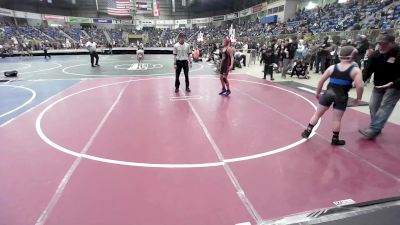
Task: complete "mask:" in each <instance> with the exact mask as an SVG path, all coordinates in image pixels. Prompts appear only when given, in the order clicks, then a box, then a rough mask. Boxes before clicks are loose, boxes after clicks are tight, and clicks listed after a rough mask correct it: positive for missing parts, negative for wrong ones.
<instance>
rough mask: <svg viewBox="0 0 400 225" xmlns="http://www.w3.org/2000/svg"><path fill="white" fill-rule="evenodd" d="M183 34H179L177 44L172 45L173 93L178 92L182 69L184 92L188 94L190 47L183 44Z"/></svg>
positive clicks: (190, 61)
mask: <svg viewBox="0 0 400 225" xmlns="http://www.w3.org/2000/svg"><path fill="white" fill-rule="evenodd" d="M185 38H186V36H185V34H184V33H180V34H179V35H178V43H176V44H175V45H174V51H173V54H174V68H175V75H176V76H175V93H178V92H179V86H180V82H179V76H180V75H181V71H182V69H183V73H184V74H185V84H186V92H190V88H189V64H190V67H191V66H192V59H191V51H190V45H189V44H188V43H186V42H185Z"/></svg>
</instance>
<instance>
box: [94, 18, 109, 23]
mask: <svg viewBox="0 0 400 225" xmlns="http://www.w3.org/2000/svg"><path fill="white" fill-rule="evenodd" d="M93 23H113V21H112V19H100V18H94V19H93Z"/></svg>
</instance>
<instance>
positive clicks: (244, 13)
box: [239, 9, 251, 17]
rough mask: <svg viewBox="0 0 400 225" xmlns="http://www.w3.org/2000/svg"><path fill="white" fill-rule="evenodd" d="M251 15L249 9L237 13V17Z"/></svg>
mask: <svg viewBox="0 0 400 225" xmlns="http://www.w3.org/2000/svg"><path fill="white" fill-rule="evenodd" d="M250 14H251V9H245V10H242V11H240V12H239V17H245V16H248V15H250Z"/></svg>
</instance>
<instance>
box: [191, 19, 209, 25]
mask: <svg viewBox="0 0 400 225" xmlns="http://www.w3.org/2000/svg"><path fill="white" fill-rule="evenodd" d="M211 21H212V18H197V19H192V23H193V24H199V23H209V22H211Z"/></svg>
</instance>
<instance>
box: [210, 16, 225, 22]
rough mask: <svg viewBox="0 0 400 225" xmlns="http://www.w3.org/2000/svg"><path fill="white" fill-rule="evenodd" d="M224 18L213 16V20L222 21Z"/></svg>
mask: <svg viewBox="0 0 400 225" xmlns="http://www.w3.org/2000/svg"><path fill="white" fill-rule="evenodd" d="M222 20H225V16H213V21H222Z"/></svg>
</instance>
